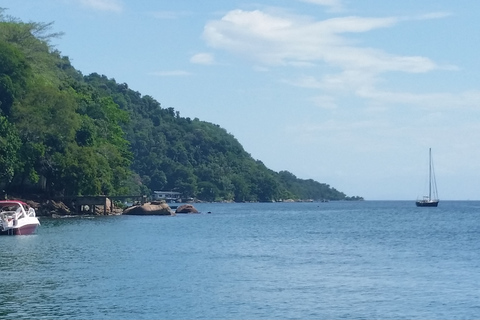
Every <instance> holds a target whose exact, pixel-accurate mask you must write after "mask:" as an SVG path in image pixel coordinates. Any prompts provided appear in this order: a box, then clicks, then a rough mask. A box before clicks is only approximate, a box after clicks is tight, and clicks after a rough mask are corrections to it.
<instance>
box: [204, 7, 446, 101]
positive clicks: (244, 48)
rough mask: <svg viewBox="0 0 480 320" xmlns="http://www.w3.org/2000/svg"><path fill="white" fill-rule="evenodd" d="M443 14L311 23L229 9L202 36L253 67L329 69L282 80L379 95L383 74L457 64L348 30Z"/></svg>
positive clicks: (385, 25)
mask: <svg viewBox="0 0 480 320" xmlns="http://www.w3.org/2000/svg"><path fill="white" fill-rule="evenodd" d="M312 1H313V0H312ZM320 2H322V3H324V4H325V3H327V2H323V1H316V3H317V4H320ZM332 3H333V2H332ZM446 15H448V14H446V13H432V14H426V15H421V16H416V17H383V18H364V17H356V16H348V17H340V18H333V19H327V20H322V21H315V20H313V19H311V18H306V17H292V16H288V17H287V16H280V15H273V14H268V13H265V12H263V11H260V10H255V11H243V10H233V11H230V12H228V13H226V14H225V15H224V16H223V17H222V18H221V19H220V20H214V21H210V22H208V23H207V24H206V25H205V28H204V33H203V36H204V38H205V40H206V42H207V43H208V44H209V45H210V46H211V47H213V48H216V49H221V50H225V51H229V52H231V53H233V54H236V55H240V56H243V57H246V58H248V59H250V60H252V61H253V64H254V65H256V66H258V65H259V64H260V65H264V66H270V67H272V66H291V67H299V66H302V67H304V68H305V67H310V69H311V70H315V69H314V68H312V66H319V65H321V66H322V67H325V68H326V70H327V72H330V73H327V72H323V75H322V76H321V77H320V78H319V77H318V76H314V75H307V76H305V77H304V78H301V79H297V80H286V82H288V83H291V84H293V85H296V86H301V87H307V88H317V89H320V90H324V91H332V90H334V91H343V92H345V91H347V92H350V93H352V94H355V95H357V96H360V97H362V98H365V99H370V98H372V97H373V96H374V95H372V94H371V93H374V92H375V93H376V96H377V97H381V95H378V92H377V91H376V90H375V86H376V84H377V83H378V82H379V81H380V79H381V78H380V76H381V75H382V74H384V73H386V72H404V73H426V72H430V71H433V70H437V69H449V70H452V69H455V67H454V66H449V65H438V64H437V63H435V62H434V61H432V60H431V59H429V58H428V57H423V56H415V55H410V56H405V55H396V54H391V53H388V52H385V51H383V50H381V49H378V48H372V47H365V46H361V43H360V42H358V41H354V40H352V39H354V38H353V37H351V36H349V37H347V36H346V34H352V33H353V34H359V33H365V32H368V31H372V30H375V29H380V28H388V27H392V26H394V25H396V24H399V23H402V22H405V21H412V20H420V19H436V18H441V17H444V16H446ZM312 72H314V71H312ZM367 92H368V93H370V94H366V93H367ZM390 96H392V95H390ZM398 98H400V96H398Z"/></svg>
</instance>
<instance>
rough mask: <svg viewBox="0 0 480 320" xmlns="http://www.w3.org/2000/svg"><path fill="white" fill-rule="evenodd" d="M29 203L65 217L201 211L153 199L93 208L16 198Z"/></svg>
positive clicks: (45, 212)
mask: <svg viewBox="0 0 480 320" xmlns="http://www.w3.org/2000/svg"><path fill="white" fill-rule="evenodd" d="M15 199H16V200H21V201H23V202H25V203H26V204H28V205H29V206H30V207H32V208H34V209H35V212H36V215H37V216H38V217H54V218H55V217H65V216H80V215H105V214H106V215H122V214H124V215H172V216H173V215H176V214H177V213H178V214H181V213H187V214H189V213H199V211H198V210H197V209H196V208H195V207H194V206H193V205H191V204H185V205H180V206H178V207H174V208H173V209H175V210H173V209H172V208H171V207H170V206H169V205H168V203H166V202H165V201H152V202H147V203H145V204H143V205H142V204H137V205H133V206H130V207H127V208H120V207H116V206H114V205H113V204H112V203H111V202H109V205H107V208H104V206H95V210H91V209H92V208H82V210H79V208H76V207H75V206H74V204H73V203H71V204H68V203H64V202H62V201H55V200H50V199H46V200H40V199H38V200H36V201H35V200H27V199H21V198H15Z"/></svg>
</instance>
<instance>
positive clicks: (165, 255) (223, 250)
mask: <svg viewBox="0 0 480 320" xmlns="http://www.w3.org/2000/svg"><path fill="white" fill-rule="evenodd" d="M195 207H197V209H199V210H200V211H201V212H202V213H201V214H190V215H186V214H184V215H177V216H143V217H142V216H108V217H77V218H61V219H59V218H57V219H52V218H40V221H41V223H42V225H41V226H40V227H39V228H38V230H37V233H36V234H35V235H31V236H10V237H7V236H5V237H0V245H1V248H2V252H1V258H0V282H1V290H0V319H477V318H480V290H479V284H480V202H473V201H469V202H461V201H458V202H454V201H452V202H449V201H442V202H440V204H439V206H438V207H437V208H417V207H415V204H414V202H413V201H378V202H377V201H362V202H327V203H315V202H314V203H245V204H235V203H232V204H218V203H202V204H195Z"/></svg>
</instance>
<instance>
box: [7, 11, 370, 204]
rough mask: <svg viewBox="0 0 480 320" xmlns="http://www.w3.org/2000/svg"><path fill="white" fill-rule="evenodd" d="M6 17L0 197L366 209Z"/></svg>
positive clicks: (43, 30)
mask: <svg viewBox="0 0 480 320" xmlns="http://www.w3.org/2000/svg"><path fill="white" fill-rule="evenodd" d="M4 12H5V11H4V10H2V9H0V187H2V188H5V189H6V190H7V192H17V193H18V192H22V193H24V194H25V193H42V194H44V195H46V196H68V195H97V194H105V195H126V194H151V192H152V191H153V190H175V191H178V192H181V193H182V194H183V195H184V196H186V197H193V198H198V199H201V200H204V201H222V200H229V201H276V200H280V199H313V200H320V199H328V200H359V199H361V198H360V197H353V198H350V197H347V196H346V195H345V194H344V193H342V192H339V191H337V190H335V189H334V188H332V187H330V186H329V185H327V184H323V183H319V182H316V181H313V180H302V179H298V178H297V177H295V176H294V175H293V174H292V173H290V172H287V171H281V172H278V173H277V172H274V171H272V170H270V169H268V168H267V167H266V166H265V165H264V164H263V163H262V162H261V161H258V160H255V159H253V158H252V157H251V156H250V154H248V153H247V152H246V151H245V150H244V149H243V147H242V146H241V145H240V143H239V142H238V141H237V140H236V139H235V138H234V137H233V136H232V135H231V134H229V133H228V132H227V131H226V130H225V129H223V128H220V127H219V126H218V125H215V124H211V123H208V122H204V121H201V120H199V119H193V120H192V119H190V118H188V117H187V118H184V117H181V116H180V113H179V112H178V111H175V110H174V109H173V108H162V106H161V105H160V103H159V102H157V101H156V100H155V99H153V98H152V97H150V96H148V95H144V96H142V95H141V94H140V93H139V92H136V91H133V90H131V89H129V87H128V85H127V84H125V83H121V84H119V83H117V82H116V81H115V80H113V79H109V78H107V77H106V76H103V75H98V74H96V73H94V74H90V75H88V76H84V75H82V74H81V72H80V71H78V70H76V69H75V68H74V67H73V66H72V65H71V64H70V61H69V59H68V57H65V56H62V55H61V54H60V53H59V52H58V51H56V50H54V49H53V48H52V46H50V44H49V43H50V40H51V39H52V38H54V37H57V36H58V35H59V34H56V33H50V34H48V31H49V30H50V27H51V24H42V23H32V22H29V23H24V22H21V21H19V20H17V19H14V18H11V17H9V16H6V15H4Z"/></svg>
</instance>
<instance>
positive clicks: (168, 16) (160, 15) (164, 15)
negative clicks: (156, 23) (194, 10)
mask: <svg viewBox="0 0 480 320" xmlns="http://www.w3.org/2000/svg"><path fill="white" fill-rule="evenodd" d="M151 15H152V16H153V17H154V18H156V19H160V20H173V19H178V18H182V17H186V16H189V15H190V12H187V11H155V12H152V13H151Z"/></svg>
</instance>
